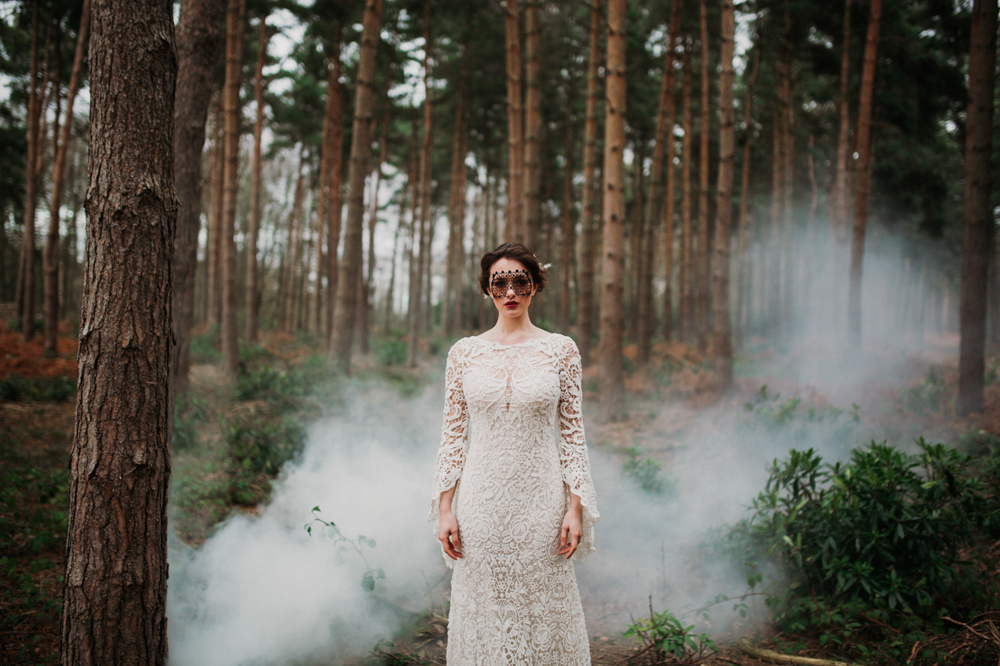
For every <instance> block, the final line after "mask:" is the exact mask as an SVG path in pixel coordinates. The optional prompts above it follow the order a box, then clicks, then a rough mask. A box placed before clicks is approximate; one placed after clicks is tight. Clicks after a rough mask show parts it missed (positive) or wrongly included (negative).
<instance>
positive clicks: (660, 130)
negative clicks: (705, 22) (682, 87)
mask: <svg viewBox="0 0 1000 666" xmlns="http://www.w3.org/2000/svg"><path fill="white" fill-rule="evenodd" d="M682 4H683V0H673V6H672V7H671V9H670V26H669V28H668V31H669V32H668V35H669V36H668V38H667V52H666V54H665V56H664V62H663V79H662V80H661V83H660V101H659V105H658V108H657V112H656V135H655V143H654V144H653V161H652V163H651V164H650V167H649V196H648V197H647V201H646V229H647V232H648V233H649V241H650V242H649V243H648V247H649V256H648V257H647V262H646V263H647V266H648V271H647V272H648V275H646V276H644V277H643V281H644V282H645V281H648V282H649V286H648V287H647V288H646V292H645V293H644V300H643V308H644V311H645V319H644V320H643V321H642V322H641V323H640V327H639V345H638V357H639V359H640V360H641V361H643V362H645V361H646V360H648V359H649V349H650V339H651V338H652V335H653V328H654V320H655V318H656V313H655V310H654V308H653V290H652V280H653V270H652V268H653V264H654V263H655V260H656V255H655V251H654V250H653V244H652V242H651V241H652V239H653V230H654V229H655V228H656V225H657V224H658V223H659V222H660V210H661V207H660V187H661V185H662V184H663V168H664V163H666V165H667V167H666V168H667V173H668V174H669V175H668V179H669V181H670V186H669V188H668V189H669V190H670V192H669V193H668V197H670V198H672V197H673V194H674V192H673V185H674V182H673V166H674V164H673V159H674V120H675V115H676V104H675V99H674V97H675V92H676V91H675V88H676V85H675V82H674V60H675V58H676V48H677V31H678V27H679V24H680V14H681V5H682ZM666 207H667V208H668V209H669V215H668V216H665V218H664V220H665V224H668V225H672V224H673V212H674V211H673V201H672V200H670V201H668V202H667V203H666ZM669 235H670V243H671V245H672V243H673V229H671V230H670V232H669ZM664 239H665V240H666V233H665V235H664ZM671 245H667V244H666V242H665V243H664V248H663V254H664V256H663V260H664V264H665V266H666V271H667V272H666V289H665V295H664V299H663V302H664V313H665V314H664V318H665V322H664V332H665V335H664V337H665V338H667V339H669V338H670V307H671V304H670V300H671V298H670V288H671V285H670V259H671V257H670V255H671V254H672V247H671ZM647 301H648V302H647Z"/></svg>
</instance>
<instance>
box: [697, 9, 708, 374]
mask: <svg viewBox="0 0 1000 666" xmlns="http://www.w3.org/2000/svg"><path fill="white" fill-rule="evenodd" d="M698 17H699V24H700V27H701V104H700V108H699V111H700V116H701V119H700V122H699V126H700V129H699V130H698V131H699V139H700V140H699V144H698V255H697V262H698V269H697V271H696V275H697V282H698V289H697V302H696V304H695V318H696V319H697V327H696V328H697V333H698V351H700V352H701V353H702V354H704V353H705V352H706V351H707V350H708V316H709V313H708V290H709V284H708V276H709V268H708V264H709V258H708V257H709V251H708V249H709V248H708V236H709V234H708V138H709V132H710V131H711V128H710V126H709V124H708V86H709V81H708V17H707V11H706V7H705V0H699V2H698Z"/></svg>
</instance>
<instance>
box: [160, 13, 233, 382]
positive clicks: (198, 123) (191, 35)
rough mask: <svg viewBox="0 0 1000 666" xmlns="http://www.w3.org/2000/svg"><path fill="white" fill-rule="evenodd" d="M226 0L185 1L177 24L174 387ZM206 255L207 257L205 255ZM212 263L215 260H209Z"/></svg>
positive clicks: (186, 338)
mask: <svg viewBox="0 0 1000 666" xmlns="http://www.w3.org/2000/svg"><path fill="white" fill-rule="evenodd" d="M225 13H226V3H225V1H224V0H185V2H184V3H183V4H182V5H181V16H180V21H179V22H178V24H177V91H176V99H175V103H174V185H175V187H176V188H177V204H178V209H177V238H176V242H175V244H174V266H173V269H174V274H173V286H174V294H173V299H174V302H173V311H174V339H175V340H176V341H177V346H176V347H175V349H174V356H173V360H172V364H171V374H172V379H173V388H174V392H175V394H177V395H183V394H184V393H186V392H187V388H188V371H189V370H190V368H191V327H192V326H193V325H194V285H195V274H196V271H197V266H198V233H199V230H200V228H201V201H202V183H203V182H204V179H203V178H202V173H201V163H202V151H203V150H204V148H205V125H206V121H207V119H208V109H209V107H210V106H211V104H212V88H213V84H212V74H213V73H214V72H215V66H216V65H217V64H218V61H219V56H220V55H221V52H222V44H223V32H222V21H223V17H224V16H225ZM206 259H207V258H206ZM205 264H206V266H208V267H211V266H212V262H211V261H206V262H205Z"/></svg>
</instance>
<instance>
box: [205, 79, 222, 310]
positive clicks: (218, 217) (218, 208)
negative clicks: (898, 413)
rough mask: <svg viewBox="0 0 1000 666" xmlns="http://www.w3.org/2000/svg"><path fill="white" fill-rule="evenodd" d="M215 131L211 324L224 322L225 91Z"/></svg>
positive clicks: (209, 290) (213, 133) (210, 235)
mask: <svg viewBox="0 0 1000 666" xmlns="http://www.w3.org/2000/svg"><path fill="white" fill-rule="evenodd" d="M218 102H219V103H218V105H217V107H216V110H215V119H214V121H213V123H214V126H213V130H212V142H213V144H214V145H213V148H212V152H213V160H212V170H213V173H212V228H211V230H210V234H209V248H208V254H209V257H208V266H209V271H208V273H209V274H208V303H209V305H208V325H209V326H211V327H214V326H218V325H219V324H220V323H221V322H222V227H223V218H224V216H223V196H222V190H223V182H224V175H225V172H226V152H225V135H224V132H223V126H224V125H225V121H224V115H223V112H222V93H221V92H220V93H219V98H218Z"/></svg>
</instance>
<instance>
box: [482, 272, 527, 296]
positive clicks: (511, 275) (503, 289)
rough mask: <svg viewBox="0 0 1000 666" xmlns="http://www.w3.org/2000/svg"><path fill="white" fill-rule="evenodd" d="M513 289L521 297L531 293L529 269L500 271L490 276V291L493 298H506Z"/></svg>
mask: <svg viewBox="0 0 1000 666" xmlns="http://www.w3.org/2000/svg"><path fill="white" fill-rule="evenodd" d="M511 289H513V290H514V294H515V295H516V296H519V297H521V298H524V297H525V296H528V295H530V294H531V276H530V275H528V271H522V270H516V271H498V272H496V273H494V274H493V275H491V276H490V293H491V294H493V298H504V297H505V296H507V292H508V291H510V290H511Z"/></svg>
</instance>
